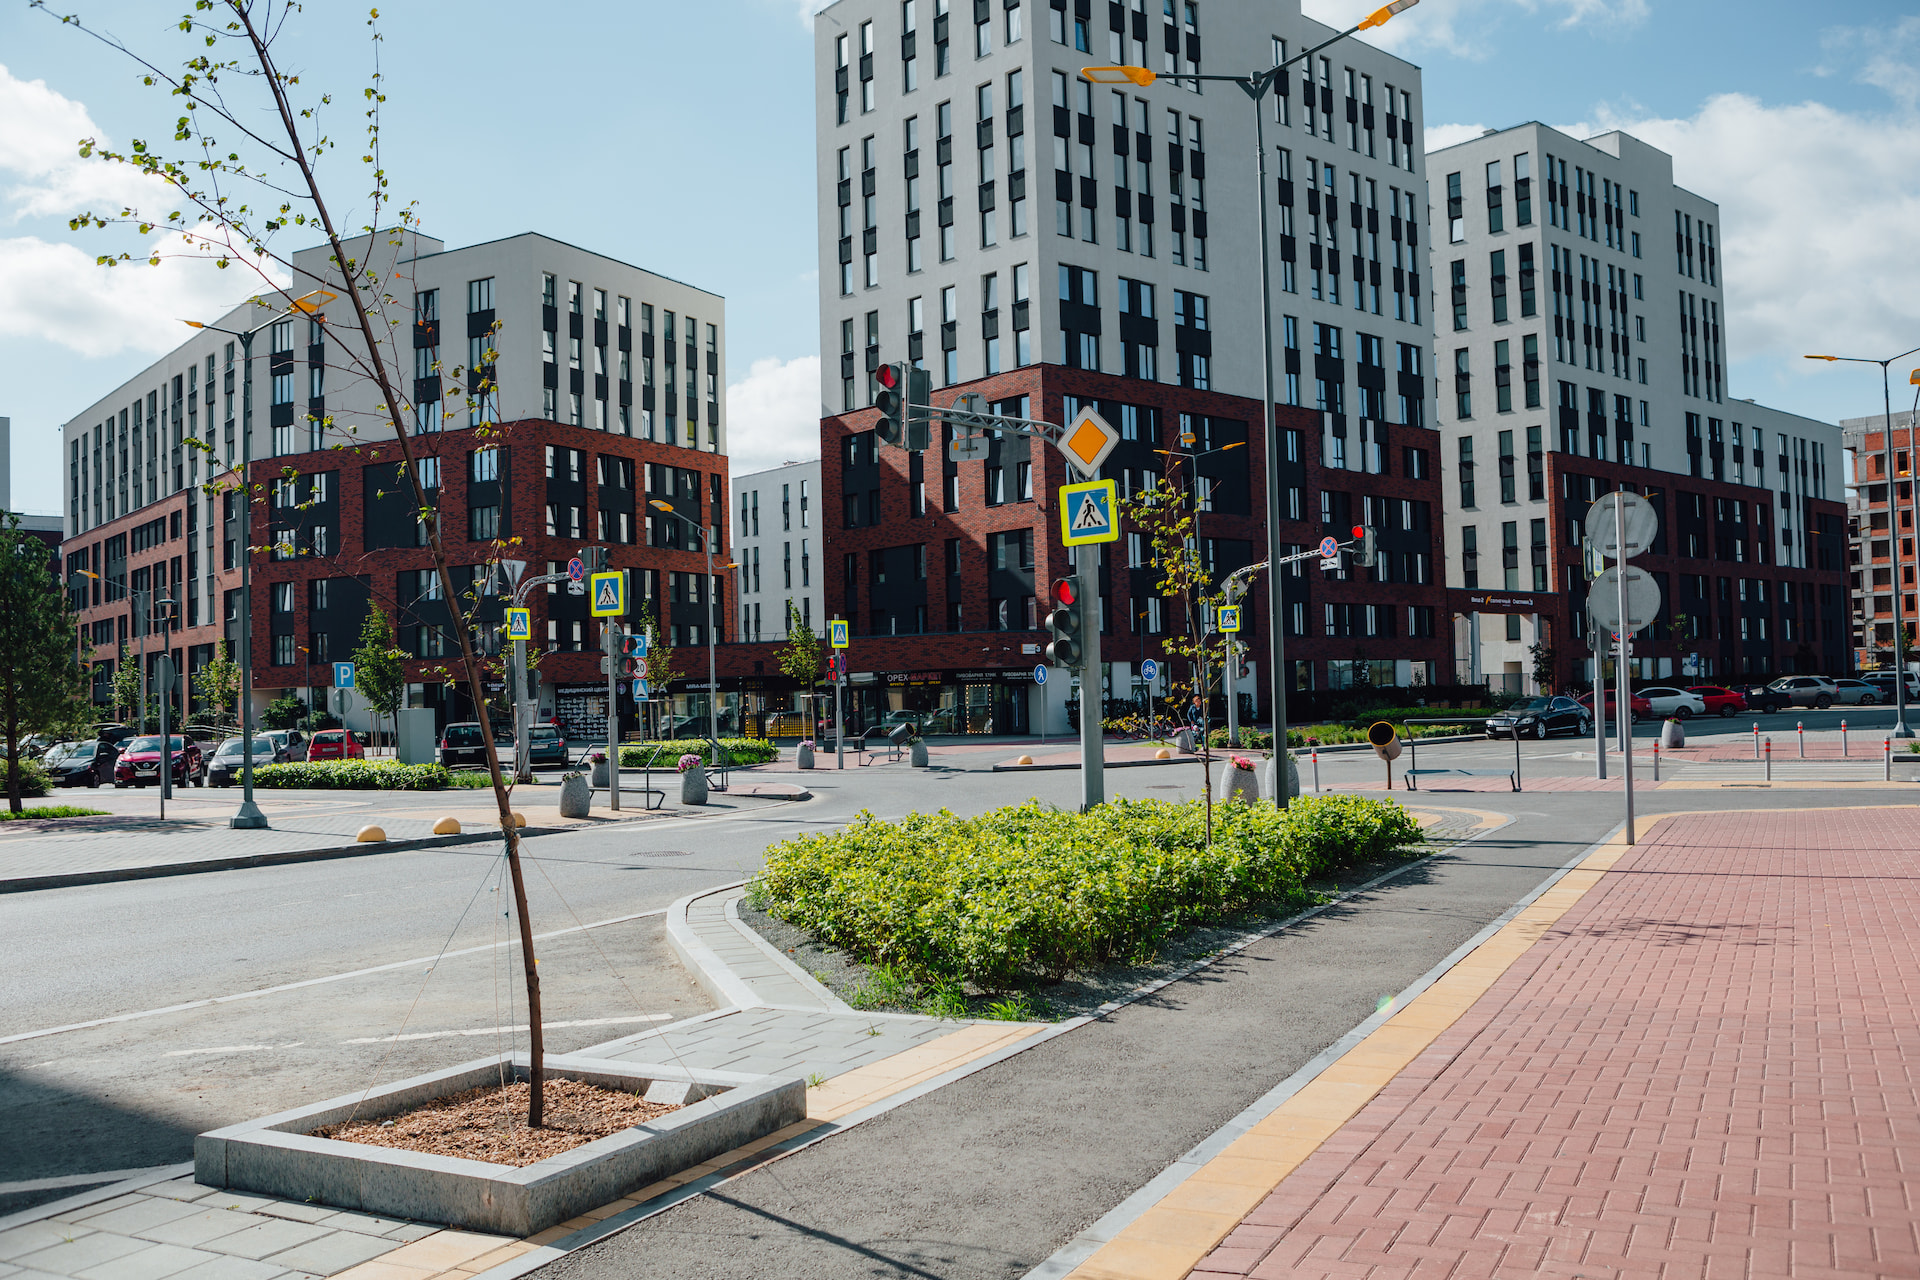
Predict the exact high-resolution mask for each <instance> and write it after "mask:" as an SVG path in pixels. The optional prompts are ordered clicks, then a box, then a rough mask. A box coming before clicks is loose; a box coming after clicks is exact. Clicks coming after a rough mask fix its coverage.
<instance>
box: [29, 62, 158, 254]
mask: <svg viewBox="0 0 1920 1280" xmlns="http://www.w3.org/2000/svg"><path fill="white" fill-rule="evenodd" d="M0 120H5V121H6V122H7V127H6V128H5V129H0V174H4V175H6V178H7V180H9V185H7V186H6V187H5V189H4V197H5V200H6V202H7V204H8V205H9V206H11V213H12V220H13V221H16V222H17V221H19V220H20V219H21V218H26V217H63V218H64V217H67V216H70V215H72V214H75V213H79V212H82V211H83V210H86V209H90V208H91V209H94V210H96V211H98V212H111V213H118V212H119V211H120V210H121V209H122V208H123V207H125V206H126V205H128V204H132V203H135V202H137V201H139V200H141V199H143V198H144V199H148V200H152V199H160V200H165V199H166V197H167V192H168V188H167V186H166V184H164V183H162V182H159V181H156V180H155V179H152V178H147V177H142V176H141V175H140V174H139V172H138V171H136V170H134V169H131V168H129V167H128V166H126V165H123V164H115V163H108V162H106V161H102V160H98V159H92V160H85V159H82V158H81V157H80V140H81V139H82V138H101V139H102V141H105V139H104V136H103V135H102V134H101V132H100V130H99V128H98V127H97V126H95V124H94V123H93V120H92V118H91V117H90V116H89V115H88V114H87V109H86V107H85V106H84V105H82V104H81V103H78V102H75V101H74V100H73V99H71V98H67V97H63V96H61V95H60V94H59V93H56V92H55V91H54V90H52V89H49V88H48V87H47V82H46V81H44V80H20V79H17V78H16V77H15V76H14V75H13V73H12V72H10V71H8V70H7V68H6V67H5V66H0Z"/></svg>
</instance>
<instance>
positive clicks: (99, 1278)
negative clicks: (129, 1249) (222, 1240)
mask: <svg viewBox="0 0 1920 1280" xmlns="http://www.w3.org/2000/svg"><path fill="white" fill-rule="evenodd" d="M219 1256H220V1255H219V1254H217V1253H208V1252H206V1251H205V1250H203V1249H188V1248H186V1247H184V1246H182V1245H177V1244H149V1245H148V1246H147V1247H146V1248H144V1249H142V1250H140V1251H139V1252H138V1253H129V1254H127V1255H126V1256H124V1257H120V1258H115V1259H114V1260H113V1261H111V1262H105V1263H102V1264H101V1265H99V1266H97V1267H89V1268H88V1269H87V1270H85V1271H79V1272H76V1273H75V1275H76V1277H77V1280H165V1278H166V1277H168V1276H172V1275H177V1274H178V1273H180V1272H182V1271H185V1270H186V1269H187V1268H188V1267H191V1266H194V1265H196V1264H198V1263H202V1262H210V1261H212V1260H213V1259H215V1258H217V1257H219Z"/></svg>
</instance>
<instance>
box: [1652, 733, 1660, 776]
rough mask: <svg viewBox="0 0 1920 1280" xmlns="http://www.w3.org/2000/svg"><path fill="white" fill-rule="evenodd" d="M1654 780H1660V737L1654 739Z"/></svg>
mask: <svg viewBox="0 0 1920 1280" xmlns="http://www.w3.org/2000/svg"><path fill="white" fill-rule="evenodd" d="M1653 780H1654V781H1655V782H1658V781H1660V740H1659V739H1658V738H1656V739H1654V743H1653Z"/></svg>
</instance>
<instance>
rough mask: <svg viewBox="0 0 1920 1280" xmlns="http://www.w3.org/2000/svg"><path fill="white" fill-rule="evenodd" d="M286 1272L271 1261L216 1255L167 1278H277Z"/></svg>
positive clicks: (209, 1279) (172, 1279) (262, 1279)
mask: <svg viewBox="0 0 1920 1280" xmlns="http://www.w3.org/2000/svg"><path fill="white" fill-rule="evenodd" d="M286 1274H287V1268H285V1267H282V1266H278V1265H276V1264H275V1263H271V1262H257V1261H255V1260H254V1259H252V1258H234V1257H217V1258H215V1259H213V1260H212V1261H210V1262H199V1263H195V1264H194V1265H193V1266H191V1267H188V1268H187V1269H186V1270H185V1271H180V1272H176V1273H175V1274H173V1275H171V1276H169V1277H168V1278H167V1280H277V1278H278V1277H282V1276H285V1275H286Z"/></svg>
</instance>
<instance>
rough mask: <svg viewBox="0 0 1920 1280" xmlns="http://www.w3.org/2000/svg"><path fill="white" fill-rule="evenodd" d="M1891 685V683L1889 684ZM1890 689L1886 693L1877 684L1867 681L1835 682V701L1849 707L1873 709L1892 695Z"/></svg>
mask: <svg viewBox="0 0 1920 1280" xmlns="http://www.w3.org/2000/svg"><path fill="white" fill-rule="evenodd" d="M1889 684H1891V682H1889ZM1892 692H1893V690H1892V689H1891V688H1889V689H1888V690H1886V691H1885V692H1884V693H1883V692H1882V691H1881V689H1880V686H1879V685H1877V684H1869V683H1867V682H1866V681H1865V680H1835V681H1834V682H1833V700H1834V701H1835V702H1844V703H1846V704H1848V705H1849V706H1857V707H1871V706H1873V705H1874V704H1875V703H1877V702H1880V701H1881V700H1882V699H1883V698H1886V697H1888V696H1890V695H1891V694H1892Z"/></svg>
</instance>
